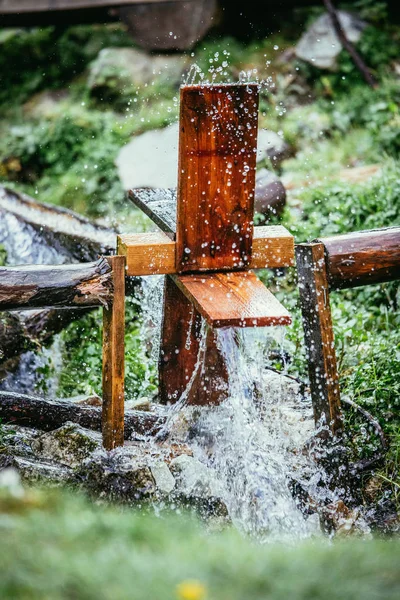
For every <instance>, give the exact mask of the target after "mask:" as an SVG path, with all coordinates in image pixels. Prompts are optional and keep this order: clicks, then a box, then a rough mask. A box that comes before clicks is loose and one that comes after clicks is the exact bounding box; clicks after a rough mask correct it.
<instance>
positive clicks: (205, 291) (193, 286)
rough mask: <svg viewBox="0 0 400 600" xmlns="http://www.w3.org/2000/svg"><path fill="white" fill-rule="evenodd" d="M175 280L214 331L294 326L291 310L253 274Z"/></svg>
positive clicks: (201, 276) (186, 277)
mask: <svg viewBox="0 0 400 600" xmlns="http://www.w3.org/2000/svg"><path fill="white" fill-rule="evenodd" d="M173 278H174V281H175V282H176V284H177V285H178V286H179V288H180V289H181V290H182V292H183V293H184V294H185V295H186V296H187V298H188V299H189V300H190V301H191V302H192V303H193V304H194V305H195V307H196V308H197V310H198V311H199V312H200V314H201V315H202V316H203V317H204V318H205V319H206V321H207V322H208V324H209V325H210V326H211V327H214V328H218V327H265V326H270V325H290V323H291V322H292V321H291V317H290V315H289V313H288V312H287V310H286V309H285V308H284V307H283V306H282V304H281V303H280V302H279V300H277V299H276V298H275V296H274V295H273V294H272V293H271V292H270V291H269V290H268V289H267V288H266V287H265V285H264V284H263V283H262V282H261V281H260V280H259V279H258V277H257V276H256V275H255V273H253V272H252V271H239V272H230V273H204V274H184V275H175V276H173Z"/></svg>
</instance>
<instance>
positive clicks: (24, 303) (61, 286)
mask: <svg viewBox="0 0 400 600" xmlns="http://www.w3.org/2000/svg"><path fill="white" fill-rule="evenodd" d="M111 297H112V273H111V269H110V266H109V264H108V262H107V260H106V259H105V258H101V259H99V260H98V261H97V262H91V263H83V264H73V265H43V266H41V265H22V266H18V267H0V310H21V309H25V308H52V307H84V306H107V304H108V302H110V300H111Z"/></svg>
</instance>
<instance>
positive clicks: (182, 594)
mask: <svg viewBox="0 0 400 600" xmlns="http://www.w3.org/2000/svg"><path fill="white" fill-rule="evenodd" d="M176 591H177V594H178V598H179V600H203V598H205V596H206V588H205V586H204V585H203V584H202V583H201V582H200V581H197V580H196V579H192V580H187V581H182V583H180V584H179V585H178V586H177V588H176Z"/></svg>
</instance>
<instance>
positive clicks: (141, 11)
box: [118, 0, 217, 50]
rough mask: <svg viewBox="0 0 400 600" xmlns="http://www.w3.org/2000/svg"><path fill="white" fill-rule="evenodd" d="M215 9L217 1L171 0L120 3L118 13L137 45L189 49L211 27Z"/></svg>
mask: <svg viewBox="0 0 400 600" xmlns="http://www.w3.org/2000/svg"><path fill="white" fill-rule="evenodd" d="M216 9H217V1H216V0H196V2H193V1H186V2H185V1H183V2H182V0H179V1H177V0H170V1H169V2H142V3H139V4H131V5H129V6H121V7H120V8H119V9H118V12H119V15H120V17H121V18H122V20H123V21H125V23H126V24H127V25H128V29H129V32H130V33H131V35H132V37H133V39H134V40H135V42H136V43H137V44H139V46H142V47H143V48H147V49H148V50H188V49H190V48H192V46H193V45H194V44H195V43H196V42H198V41H199V40H200V39H201V38H202V37H203V36H204V35H205V33H206V32H207V31H208V29H209V28H210V27H211V25H212V23H213V19H214V15H215V13H216Z"/></svg>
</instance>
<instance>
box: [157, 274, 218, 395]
mask: <svg viewBox="0 0 400 600" xmlns="http://www.w3.org/2000/svg"><path fill="white" fill-rule="evenodd" d="M159 382H160V383H159V385H160V401H161V402H162V403H164V404H168V403H170V404H174V403H176V402H178V401H179V400H183V398H184V399H185V402H186V403H188V404H195V405H205V404H218V403H220V402H221V401H222V400H223V399H224V398H225V397H226V393H227V371H226V365H225V361H224V359H223V356H222V354H221V353H220V351H219V349H218V347H217V344H216V334H215V332H213V331H212V330H211V329H207V328H206V327H205V326H204V325H202V318H201V315H200V313H199V312H198V310H197V309H196V307H195V306H194V305H193V304H192V302H190V300H188V298H187V297H186V296H185V295H184V294H183V293H182V292H181V290H180V289H179V287H178V286H177V285H176V284H175V282H174V281H173V279H172V278H171V277H166V278H165V295H164V311H163V324H162V333H161V348H160V358H159ZM183 394H185V396H184V397H183Z"/></svg>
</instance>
